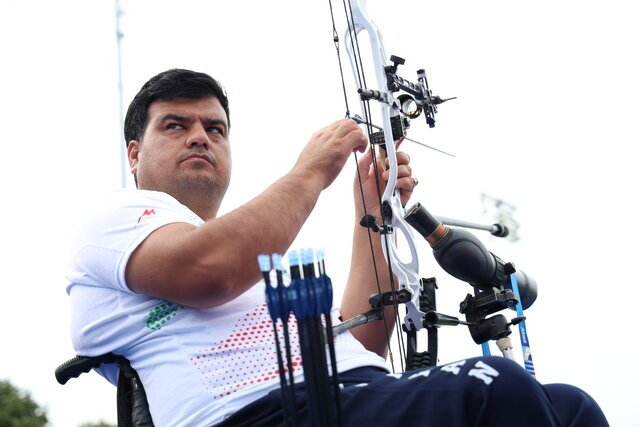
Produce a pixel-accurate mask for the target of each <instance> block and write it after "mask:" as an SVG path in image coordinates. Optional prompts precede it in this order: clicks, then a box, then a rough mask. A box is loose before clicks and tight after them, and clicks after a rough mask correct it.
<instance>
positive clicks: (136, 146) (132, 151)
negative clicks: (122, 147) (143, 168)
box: [127, 139, 141, 175]
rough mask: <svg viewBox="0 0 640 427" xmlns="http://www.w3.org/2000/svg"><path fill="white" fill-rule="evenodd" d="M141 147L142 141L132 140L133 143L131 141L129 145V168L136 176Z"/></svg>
mask: <svg viewBox="0 0 640 427" xmlns="http://www.w3.org/2000/svg"><path fill="white" fill-rule="evenodd" d="M140 145H141V142H140V141H138V140H135V139H132V140H131V141H129V145H128V146H127V158H128V159H129V167H130V168H131V173H132V174H134V175H135V174H136V173H137V171H138V156H139V155H140Z"/></svg>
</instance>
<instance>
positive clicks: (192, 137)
mask: <svg viewBox="0 0 640 427" xmlns="http://www.w3.org/2000/svg"><path fill="white" fill-rule="evenodd" d="M209 143H210V141H209V135H207V131H206V130H205V128H204V127H203V126H202V125H201V124H198V125H195V126H193V127H192V129H191V132H189V135H188V136H187V146H188V147H189V148H192V147H194V146H197V145H200V146H203V147H204V148H206V149H208V148H209Z"/></svg>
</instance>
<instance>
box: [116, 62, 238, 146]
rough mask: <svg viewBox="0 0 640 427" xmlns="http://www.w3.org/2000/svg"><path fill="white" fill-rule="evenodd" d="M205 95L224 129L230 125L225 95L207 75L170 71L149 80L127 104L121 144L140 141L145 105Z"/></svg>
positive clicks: (147, 108) (177, 70) (145, 112)
mask: <svg viewBox="0 0 640 427" xmlns="http://www.w3.org/2000/svg"><path fill="white" fill-rule="evenodd" d="M209 96H213V97H215V98H217V99H218V101H220V104H221V105H222V108H223V109H224V112H225V113H226V114H227V126H231V123H230V120H229V100H228V99H227V94H226V93H225V91H224V89H223V88H222V86H221V85H220V83H218V82H217V81H216V80H215V79H214V78H212V77H211V76H209V75H208V74H205V73H198V72H195V71H190V70H182V69H178V68H174V69H172V70H167V71H163V72H162V73H160V74H157V75H155V76H153V77H151V78H150V79H149V81H147V82H146V83H145V84H144V85H143V86H142V88H140V91H139V92H138V94H137V95H136V96H135V98H133V101H131V104H129V109H128V110H127V116H126V117H125V119H124V139H125V144H126V145H127V146H128V145H129V141H131V140H132V139H136V140H138V141H140V140H142V136H143V135H144V131H145V129H146V127H147V119H148V117H147V113H148V111H149V106H150V105H151V104H152V103H153V102H154V101H158V100H161V101H170V100H172V99H177V98H187V99H202V98H206V97H209Z"/></svg>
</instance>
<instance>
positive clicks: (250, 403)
mask: <svg viewBox="0 0 640 427" xmlns="http://www.w3.org/2000/svg"><path fill="white" fill-rule="evenodd" d="M229 132H230V121H229V108H228V101H227V97H226V95H225V93H224V91H223V90H222V89H221V87H220V86H219V84H218V83H217V82H216V81H215V80H213V79H212V78H211V77H209V76H207V75H206V74H201V73H195V72H192V71H188V70H169V71H166V72H163V73H160V74H158V75H157V76H155V77H153V78H152V79H150V80H149V81H148V82H147V83H146V84H145V85H144V86H143V87H142V89H141V90H140V92H139V93H138V94H137V95H136V97H135V98H134V100H133V101H132V103H131V105H130V107H129V110H128V112H127V117H126V119H125V139H126V142H127V152H128V157H129V164H130V166H131V172H132V173H133V174H134V177H135V180H136V184H137V187H138V189H137V190H133V191H127V190H124V191H118V192H115V193H113V194H112V195H111V196H110V197H108V198H106V200H105V203H104V206H100V207H98V209H97V213H96V215H95V216H94V217H93V218H91V220H90V221H89V224H88V225H87V226H86V227H85V228H84V230H83V232H82V233H81V237H80V238H79V239H78V242H77V245H76V249H75V250H74V253H73V256H72V260H71V263H70V266H69V268H68V272H67V277H68V280H69V285H68V287H67V290H68V292H69V294H70V296H71V305H72V336H73V342H74V347H75V349H76V352H77V353H78V354H82V355H98V354H103V353H107V352H113V353H116V354H120V355H123V356H125V357H126V358H128V359H129V360H130V361H131V364H132V366H133V367H134V368H135V369H136V370H137V371H138V373H139V375H140V377H141V379H142V382H143V384H144V387H145V389H146V392H147V397H148V399H149V405H150V410H151V414H152V417H153V419H154V423H155V424H156V425H159V426H179V425H183V426H208V425H214V424H218V423H221V422H222V423H224V424H225V425H247V426H249V425H277V424H279V423H281V422H282V408H281V407H280V398H279V390H278V387H279V380H278V377H277V375H276V370H277V363H276V357H275V351H274V344H273V331H272V330H270V329H269V327H268V326H269V324H270V322H269V319H268V314H267V312H266V308H265V303H264V287H263V286H261V285H260V284H259V280H260V272H259V270H258V268H257V264H256V256H257V255H258V254H260V253H273V252H280V253H283V252H285V251H286V250H287V248H288V247H289V245H290V244H291V243H292V242H293V240H294V238H295V236H296V234H297V233H298V231H299V230H300V228H301V227H302V225H303V223H304V222H305V220H306V219H307V217H308V215H309V214H310V213H311V211H312V209H313V207H314V205H315V203H316V201H317V200H318V197H319V196H320V193H321V192H322V191H323V190H324V189H325V188H327V187H328V186H329V185H330V184H331V183H332V182H333V180H334V179H335V178H336V176H337V175H338V174H339V172H340V171H341V170H342V168H343V166H344V164H345V162H346V159H347V157H349V155H350V154H351V153H352V152H353V151H356V150H357V151H360V152H363V151H365V148H366V145H367V138H366V136H365V135H364V133H363V132H362V131H361V130H360V128H359V127H358V125H357V124H356V123H355V122H354V121H352V120H348V119H344V120H339V121H337V122H335V123H333V124H331V125H329V126H327V127H325V128H323V129H321V130H319V131H318V132H316V133H315V134H314V135H313V136H312V137H311V139H310V141H309V142H308V143H307V145H306V146H305V147H304V149H303V150H302V152H301V154H300V156H299V158H298V160H297V162H296V163H295V165H294V166H293V167H292V169H291V170H290V171H289V172H288V173H287V174H285V175H284V176H283V177H282V178H280V179H279V180H278V181H276V182H275V183H274V184H272V185H271V186H270V187H269V188H267V189H266V190H265V191H264V192H263V193H262V194H260V195H259V196H257V197H256V198H255V199H253V200H251V201H249V202H247V203H246V204H244V205H243V206H240V207H239V208H237V209H236V210H234V211H232V212H229V213H228V214H225V215H223V216H218V209H219V207H220V203H221V201H222V199H223V197H224V194H225V192H226V190H227V187H228V184H229V177H230V171H231V155H230V148H229V144H230V142H229ZM398 157H399V164H400V168H399V179H398V189H399V191H400V193H401V195H402V199H403V201H404V202H406V201H407V200H408V198H409V196H410V195H411V192H412V190H413V187H414V185H415V183H414V180H413V179H412V177H411V169H410V167H409V158H408V156H407V155H406V154H402V153H399V156H398ZM371 163H372V156H371V154H370V153H367V154H365V155H364V156H362V158H361V159H360V161H359V173H360V174H361V176H360V177H359V179H360V180H361V181H362V184H363V185H362V192H363V194H362V197H361V195H360V186H357V187H356V188H355V200H356V201H358V200H361V199H362V198H364V200H365V205H366V206H362V203H356V208H355V210H356V220H359V219H360V218H361V217H362V215H363V214H364V212H365V210H366V211H367V212H370V213H375V212H378V211H379V206H378V204H379V202H378V201H377V189H376V182H375V177H374V175H373V168H372V167H371ZM382 178H383V179H386V178H387V176H386V175H385V174H383V176H382ZM375 240H378V239H375ZM374 257H375V258H376V262H378V263H379V264H381V263H383V262H384V261H383V256H382V250H381V248H380V245H379V242H378V243H376V244H375V247H374ZM371 263H373V260H372V257H371V255H370V249H369V244H368V237H367V231H366V229H364V228H362V227H359V226H357V225H356V226H355V228H354V238H353V252H352V263H351V269H350V274H349V279H348V283H347V286H346V290H345V293H344V297H343V300H342V306H341V310H340V311H341V315H342V317H343V318H349V317H352V316H353V315H356V314H359V313H362V312H364V311H366V310H367V309H368V308H369V307H368V303H367V300H368V297H369V295H370V294H371V293H375V292H377V291H378V290H377V288H376V285H375V280H373V278H372V271H373V269H372V268H371ZM256 283H258V284H257V285H256ZM388 286H389V285H388V284H387V286H386V288H385V289H383V290H386V289H388ZM387 319H388V320H387V321H388V322H389V323H390V325H392V324H393V316H387ZM336 320H337V318H336ZM391 329H392V328H387V330H391ZM293 341H294V343H295V342H296V337H293ZM386 342H387V336H386V332H385V328H384V327H383V325H381V324H375V322H374V323H372V324H368V325H364V326H361V327H358V328H355V329H354V330H353V332H347V333H343V334H340V335H339V336H338V337H337V338H336V343H335V345H336V353H337V358H338V371H339V372H340V373H341V376H340V378H341V381H342V383H343V384H344V389H343V391H342V393H343V400H342V401H343V404H344V411H343V412H344V414H345V421H346V423H347V424H348V425H353V424H355V423H359V422H367V421H369V422H371V421H375V422H376V425H391V424H394V423H399V422H401V421H402V420H403V419H414V420H415V417H416V415H418V414H424V416H425V418H424V420H423V421H424V422H429V423H435V424H437V425H441V424H442V423H443V422H445V421H444V420H446V422H447V423H452V424H454V425H466V424H468V423H470V422H473V423H479V424H484V425H492V424H494V425H495V420H501V419H503V418H502V417H503V416H505V414H508V415H512V417H511V418H509V419H510V420H511V421H513V420H514V418H513V416H515V417H516V420H515V423H516V424H518V423H519V421H523V423H520V424H519V425H526V424H525V422H529V423H530V424H529V425H543V424H544V425H564V424H568V420H571V419H575V417H577V415H576V414H577V413H578V412H579V411H582V416H583V417H585V415H586V416H587V418H584V419H590V420H602V421H604V417H603V416H602V414H601V412H599V408H598V407H597V405H596V404H595V402H593V401H592V400H591V399H590V398H589V397H588V396H587V395H585V394H584V393H582V392H580V391H578V390H577V389H570V388H569V387H568V386H564V388H562V389H558V388H555V389H554V388H547V389H545V388H543V386H541V385H540V384H538V383H537V382H535V380H533V379H531V378H530V377H529V376H528V374H526V373H525V371H524V370H523V369H522V368H520V367H518V366H517V365H515V364H514V363H512V362H510V361H507V360H503V359H498V358H488V359H482V360H481V359H480V358H478V359H471V360H469V361H463V362H460V363H458V364H453V365H448V367H442V368H436V369H433V370H429V371H422V372H420V373H419V375H417V376H416V375H414V376H409V375H406V376H402V377H398V378H397V377H390V376H387V375H386V370H385V362H384V359H383V357H384V356H385V355H386V351H387V349H386ZM103 374H104V375H105V376H107V377H108V378H109V379H110V380H111V381H112V382H114V381H115V378H114V372H112V371H108V370H105V371H104V372H103ZM295 374H296V375H297V378H298V380H299V381H302V375H301V374H302V370H301V368H300V365H299V364H298V365H297V367H296V369H295ZM514 383H518V386H517V387H516V389H517V390H518V391H519V394H518V393H514V392H513V390H512V388H513V384H514ZM547 393H548V394H547ZM298 395H299V396H302V397H303V396H304V390H303V388H302V387H299V388H298ZM514 396H523V398H522V400H521V401H520V400H518V399H517V398H516V397H514ZM549 396H551V398H556V397H557V398H558V399H561V400H562V401H567V399H568V397H567V396H570V397H571V399H573V401H572V402H574V403H572V405H573V406H574V407H570V406H571V405H560V404H555V403H554V402H552V401H551V400H550V398H549ZM302 397H301V401H304V399H303V398H302ZM525 398H526V400H525ZM500 399H505V400H500ZM445 402H446V403H445ZM513 402H516V407H515V409H513V410H511V409H509V410H507V411H506V412H505V410H504V409H503V408H502V406H504V405H505V404H508V406H513V405H512V403H513ZM525 402H526V404H525ZM410 403H414V404H415V405H414V406H415V408H412V410H411V411H407V410H406V407H405V406H404V405H407V404H410ZM576 405H578V406H577V407H579V408H580V409H579V410H578V409H576ZM523 407H526V408H527V410H526V411H524V410H523ZM372 408H377V409H378V410H377V411H375V410H374V411H372ZM498 409H500V410H501V411H499V410H498ZM300 411H301V412H300V419H301V422H302V423H303V425H308V423H309V422H310V420H309V419H308V412H307V411H306V410H305V408H304V406H300ZM415 411H417V412H415ZM514 414H515V415H514ZM594 414H596V415H594ZM598 414H599V415H598ZM597 416H601V418H597ZM438 420H440V421H438ZM604 422H605V423H606V421H604ZM305 423H306V424H305ZM540 423H543V424H540Z"/></svg>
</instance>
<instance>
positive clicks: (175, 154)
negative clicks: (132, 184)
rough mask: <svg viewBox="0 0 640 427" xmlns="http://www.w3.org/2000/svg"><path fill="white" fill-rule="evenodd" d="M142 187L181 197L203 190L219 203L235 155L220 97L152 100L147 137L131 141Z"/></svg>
mask: <svg viewBox="0 0 640 427" xmlns="http://www.w3.org/2000/svg"><path fill="white" fill-rule="evenodd" d="M128 153H129V164H130V166H131V171H132V172H133V173H135V174H137V179H138V188H140V189H143V190H156V191H164V192H166V193H169V194H171V195H172V196H174V197H175V198H177V199H178V200H183V199H184V198H183V197H181V196H182V195H183V194H185V192H190V193H193V192H194V191H201V192H203V193H204V194H203V196H206V195H207V194H209V195H211V196H212V197H214V198H218V202H219V201H220V200H221V199H222V197H223V196H224V193H225V192H226V190H227V187H228V186H229V177H230V174H231V153H230V148H229V129H228V127H227V116H226V114H225V112H224V109H223V108H222V105H220V101H218V99H217V98H215V97H208V98H203V99H195V100H194V99H185V98H179V99H175V100H171V101H156V102H153V103H152V104H151V105H150V107H149V111H148V120H147V128H146V129H145V133H144V137H143V138H142V141H135V140H134V141H131V142H130V143H129V149H128Z"/></svg>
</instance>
